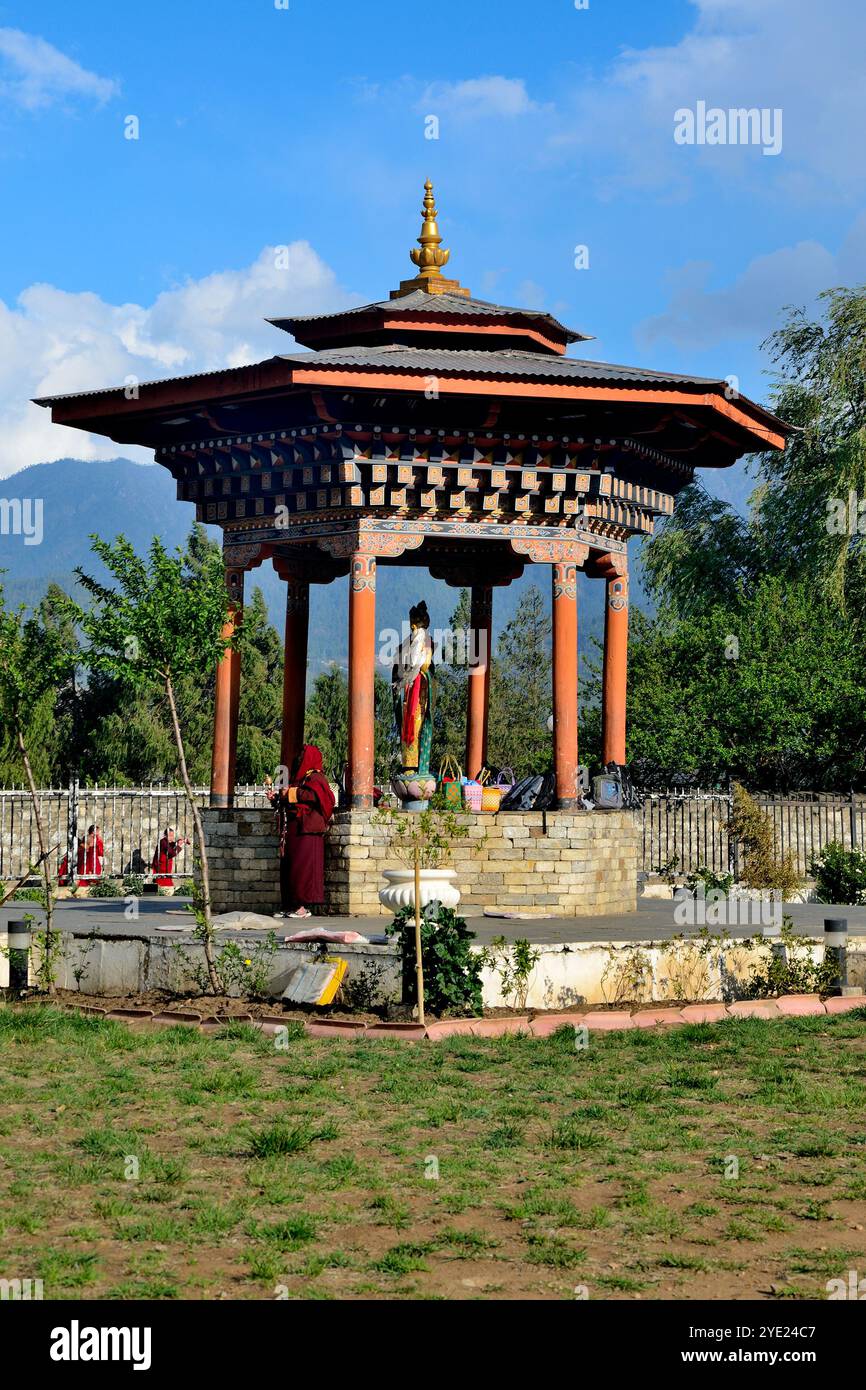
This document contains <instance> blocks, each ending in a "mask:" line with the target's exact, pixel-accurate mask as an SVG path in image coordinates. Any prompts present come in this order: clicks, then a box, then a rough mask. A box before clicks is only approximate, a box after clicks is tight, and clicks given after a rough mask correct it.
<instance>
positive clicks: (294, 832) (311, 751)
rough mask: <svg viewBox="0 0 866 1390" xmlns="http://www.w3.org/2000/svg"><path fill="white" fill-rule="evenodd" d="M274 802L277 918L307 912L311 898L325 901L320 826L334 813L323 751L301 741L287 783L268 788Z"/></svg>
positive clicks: (305, 914)
mask: <svg viewBox="0 0 866 1390" xmlns="http://www.w3.org/2000/svg"><path fill="white" fill-rule="evenodd" d="M268 797H269V798H270V800H271V801H273V802H275V803H276V808H277V824H278V827H279V834H280V900H281V902H282V909H283V910H282V912H278V913H277V914H276V916H277V917H311V916H312V913H311V912H310V904H311V903H316V904H317V903H323V902H324V901H325V831H326V830H327V828H328V826H329V824H330V822H331V817H332V816H333V814H334V794H333V792H332V791H331V788H330V785H329V783H328V779H327V777H326V776H325V774H324V771H323V768H322V754H321V752H320V750H319V749H318V748H316V746H315V745H314V744H310V743H305V744H304V746H303V748H302V749H301V752H300V753H299V755H298V757H297V758H296V759H295V761H294V764H293V765H292V770H291V773H290V775H289V785H288V786H287V787H283V788H281V789H280V790H278V791H270V790H269V791H268Z"/></svg>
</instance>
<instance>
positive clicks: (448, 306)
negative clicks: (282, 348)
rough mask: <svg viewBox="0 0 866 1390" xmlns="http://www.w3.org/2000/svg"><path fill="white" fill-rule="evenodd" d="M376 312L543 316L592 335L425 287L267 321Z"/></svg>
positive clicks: (573, 336)
mask: <svg viewBox="0 0 866 1390" xmlns="http://www.w3.org/2000/svg"><path fill="white" fill-rule="evenodd" d="M373 311H383V312H386V313H389V314H405V313H407V312H408V313H412V314H431V315H433V314H439V315H454V316H455V317H459V318H466V316H467V315H472V316H473V317H478V316H489V317H492V318H496V317H502V316H505V315H508V316H511V317H519V318H522V319H541V320H543V321H544V322H546V323H549V324H552V325H553V326H554V327H555V328H556V329H558V330H559V332H560V333H562V334H563V335H564V336H565V337H566V338H567V339H568V340H569V341H570V342H579V341H586V340H587V338H588V337H589V335H588V334H586V333H578V332H577V331H576V330H575V329H573V328H567V327H566V326H565V324H563V323H560V321H559V319H557V318H554V316H553V314H548V313H545V311H544V310H543V309H518V308H515V307H514V306H513V305H509V304H494V303H493V302H492V301H491V300H489V299H464V298H463V296H462V295H459V294H428V293H427V292H426V291H425V290H413V291H412V293H411V294H403V295H399V296H398V297H397V298H396V299H385V300H382V301H381V302H379V303H376V304H359V305H357V307H356V308H354V309H341V310H338V311H337V312H336V313H333V314H281V315H280V317H279V318H273V319H268V323H273V324H276V325H277V326H279V325H281V324H293V323H297V324H301V323H330V322H333V321H334V320H337V319H342V318H349V317H351V316H353V315H358V314H367V313H371V312H373Z"/></svg>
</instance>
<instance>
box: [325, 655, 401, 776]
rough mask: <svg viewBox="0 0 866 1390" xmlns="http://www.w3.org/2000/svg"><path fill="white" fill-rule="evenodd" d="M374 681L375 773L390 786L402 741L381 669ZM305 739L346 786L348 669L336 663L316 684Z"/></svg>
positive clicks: (331, 772)
mask: <svg viewBox="0 0 866 1390" xmlns="http://www.w3.org/2000/svg"><path fill="white" fill-rule="evenodd" d="M374 680H375V694H374V701H375V711H376V714H375V731H374V740H375V766H374V775H375V778H376V781H377V783H378V784H379V785H380V786H387V784H388V782H389V781H390V779H391V775H392V773H393V770H394V764H395V760H396V758H397V757H398V754H399V744H398V740H397V733H396V730H395V728H394V709H393V705H392V701H391V686H390V684H389V682H388V681H386V680H385V678H384V676H381V675H380V674H379V672H378V671H377V672H376V675H375V678H374ZM304 739H305V741H306V742H307V743H315V744H316V746H317V747H318V748H319V749H320V750H321V753H322V762H323V763H324V767H325V772H326V773H327V775H328V777H330V779H331V781H332V782H336V783H338V784H339V785H342V782H343V776H344V773H345V770H346V763H347V761H348V757H349V685H348V681H347V679H346V673H345V671H343V670H342V668H341V667H339V666H337V665H336V663H332V664H331V665H330V666H329V667H328V669H327V671H323V672H322V674H321V675H319V676H317V677H316V679H315V681H314V683H313V689H312V693H311V695H310V698H309V700H308V701H307V714H306V721H305V731H304Z"/></svg>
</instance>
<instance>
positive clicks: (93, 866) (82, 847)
mask: <svg viewBox="0 0 866 1390" xmlns="http://www.w3.org/2000/svg"><path fill="white" fill-rule="evenodd" d="M104 862H105V845H104V844H103V841H102V837H101V835H100V833H99V826H98V825H89V826H88V827H87V839H86V840H83V841H82V842H81V844H79V846H78V864H77V869H78V877H79V878H82V879H84V880H85V881H87V880H88V879H93V878H101V877H102V866H103V864H104Z"/></svg>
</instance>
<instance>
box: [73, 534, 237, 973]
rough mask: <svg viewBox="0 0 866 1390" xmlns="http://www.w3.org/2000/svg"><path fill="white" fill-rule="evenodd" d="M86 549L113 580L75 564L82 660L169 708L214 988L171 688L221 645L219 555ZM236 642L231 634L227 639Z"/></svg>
mask: <svg viewBox="0 0 866 1390" xmlns="http://www.w3.org/2000/svg"><path fill="white" fill-rule="evenodd" d="M92 540H93V550H94V553H95V554H96V555H97V556H98V557H99V559H100V560H101V561H102V563H103V564H104V565H105V568H106V569H107V570H108V572H109V574H110V576H111V577H112V579H113V580H114V581H115V583H116V587H115V588H111V587H109V586H107V585H105V584H102V583H100V582H99V581H97V580H96V579H93V578H92V577H91V576H89V575H87V574H85V573H84V572H83V571H82V570H78V571H77V573H78V576H79V579H80V581H81V584H82V586H83V588H84V589H85V591H86V592H87V593H88V594H89V595H90V597H91V600H92V602H91V606H90V608H89V609H87V610H83V609H81V608H78V607H77V606H76V607H75V609H74V612H75V617H76V620H77V622H78V625H79V627H80V630H81V632H82V633H83V635H84V637H85V639H86V641H87V648H86V650H85V651H84V653H83V660H84V661H85V662H86V664H87V665H88V667H89V668H90V669H92V670H96V671H106V672H108V673H109V674H111V675H114V676H117V677H120V678H121V679H122V680H124V681H127V682H129V683H130V684H131V685H132V686H134V687H136V688H140V689H144V690H149V691H153V690H154V689H155V688H156V687H158V688H159V689H161V691H162V694H163V695H164V698H165V705H166V707H167V710H168V721H169V727H170V730H171V734H172V737H173V740H174V746H175V752H176V757H177V766H178V770H179V772H180V777H181V781H182V783H183V787H184V791H185V793H186V798H187V801H188V803H189V807H190V813H191V815H192V818H193V824H194V827H195V838H196V848H197V850H198V856H199V863H200V871H201V900H200V929H201V936H202V942H203V945H204V952H205V960H206V962H207V971H208V978H209V980H210V984H211V987H212V989H213V990H214V993H220V992H221V988H222V987H221V982H220V979H219V977H218V974H217V970H216V965H215V961H214V953H213V919H212V912H211V892H210V873H209V869H208V856H207V846H206V844H205V837H204V828H203V825H202V819H201V814H200V811H199V807H198V803H197V801H196V798H195V794H194V792H193V786H192V781H191V779H190V774H189V769H188V765H187V755H186V748H185V745H184V734H183V729H182V727H181V720H180V715H179V712H178V703H177V698H176V689H177V687H178V685H179V684H180V683H182V682H184V681H189V680H192V679H195V678H196V677H198V678H200V677H201V673H202V672H203V671H207V670H210V669H211V668H214V667H215V666H216V664H217V662H218V661H219V660H220V659H221V658H222V656H223V655H224V653H225V651H226V646H227V643H226V640H225V638H224V637H223V635H222V631H223V626H224V624H225V621H226V616H227V612H228V599H227V594H226V589H225V582H224V576H223V566H222V561H221V559H220V557H219V555H218V554H208V555H206V556H204V557H200V556H197V557H191V555H190V552H189V550H181V549H179V550H178V551H177V552H176V553H175V554H173V555H172V554H169V553H168V552H167V551H166V550H165V549H164V547H163V545H162V543H161V541H160V540H159V539H158V538H156V537H155V538H154V539H153V541H152V542H151V545H150V551H149V554H148V557H147V558H146V559H142V558H141V557H139V556H138V555H136V553H135V550H134V549H133V547H132V546H131V545H130V543H129V541H127V540H126V539H125V537H123V536H118V537H117V539H116V540H115V541H114V542H108V541H103V540H100V539H99V537H98V536H94V537H93V538H92ZM232 640H233V642H236V641H237V640H238V639H237V638H234V639H232Z"/></svg>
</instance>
